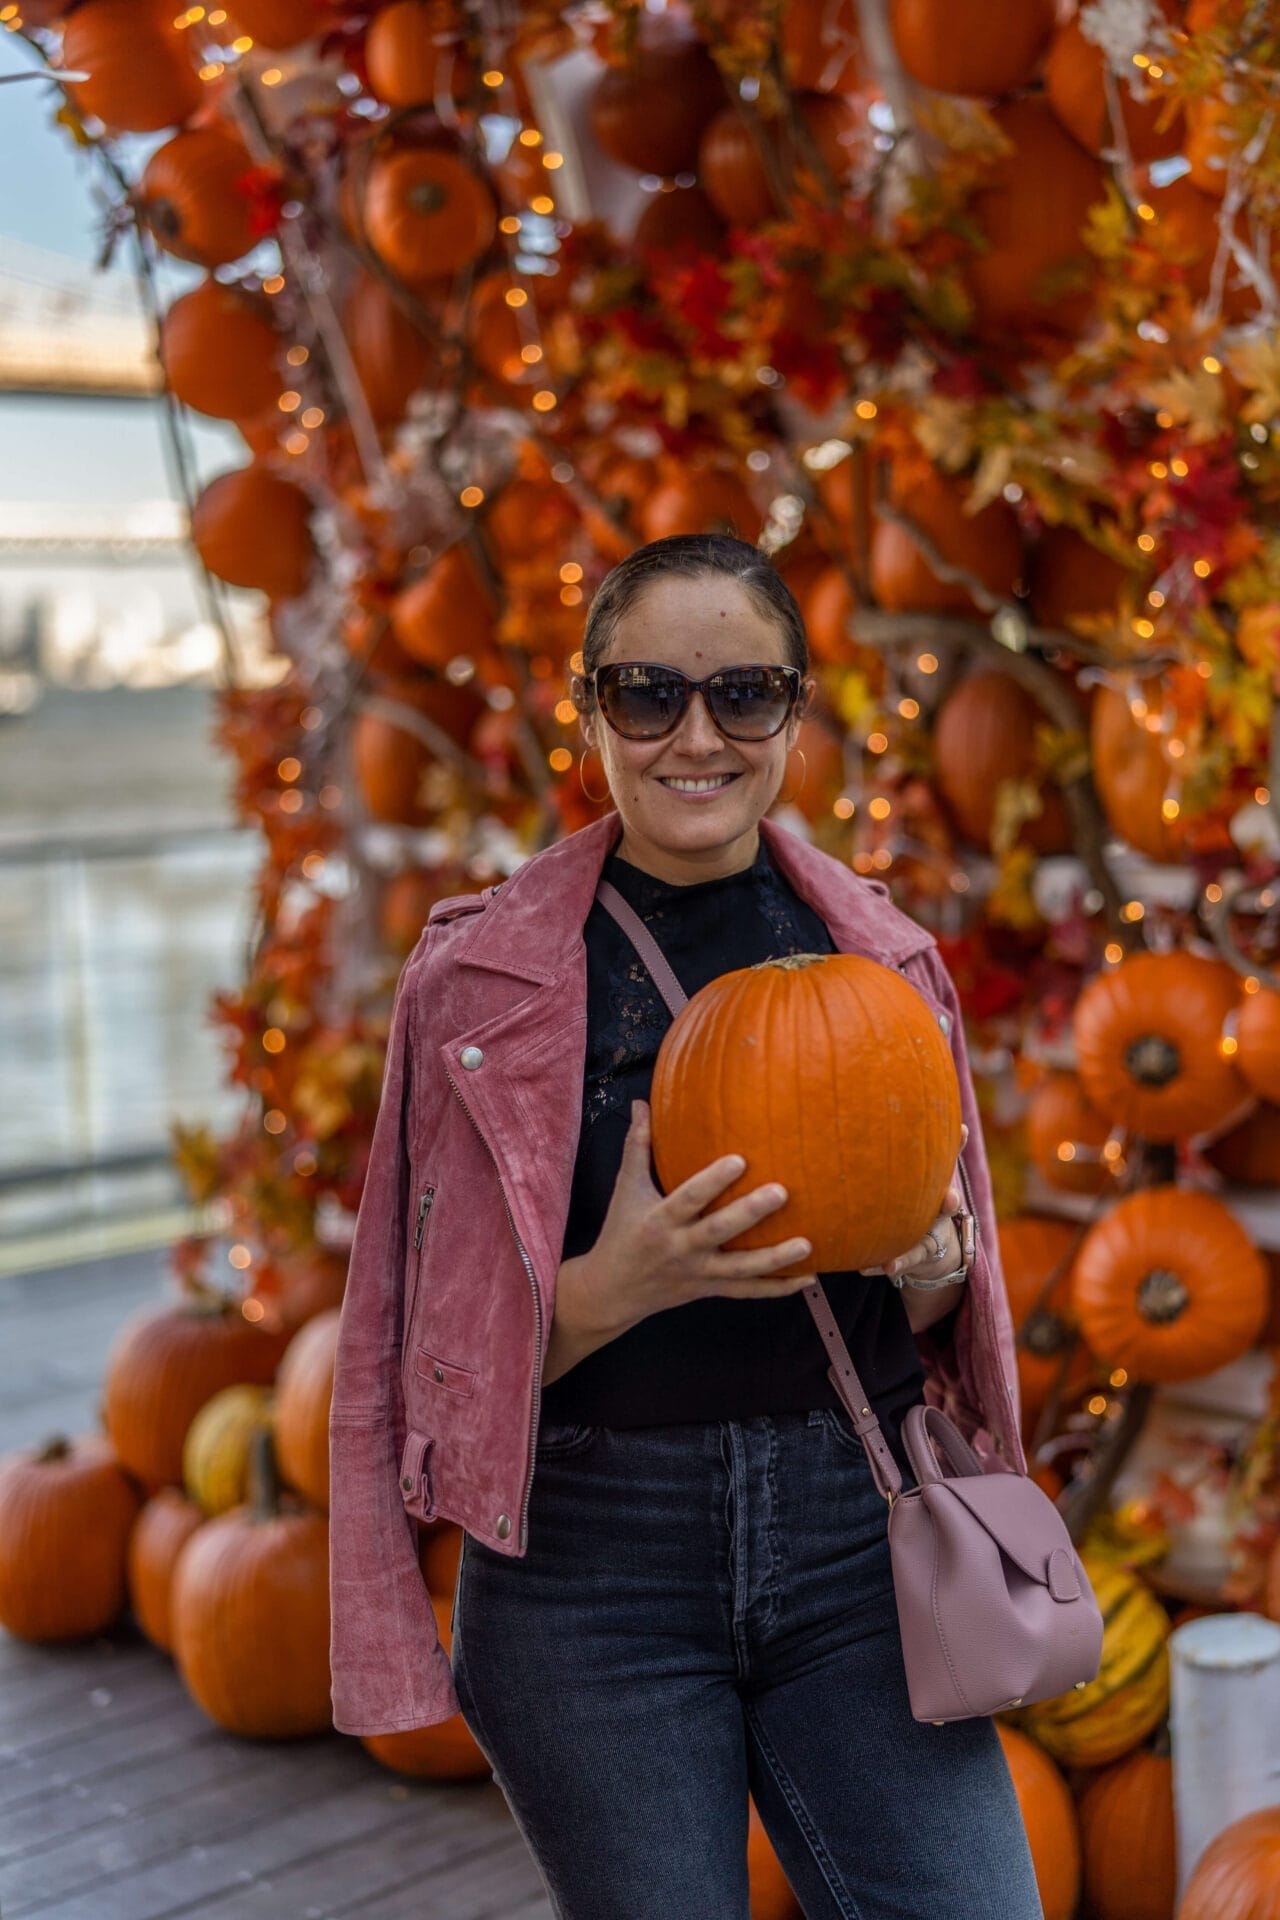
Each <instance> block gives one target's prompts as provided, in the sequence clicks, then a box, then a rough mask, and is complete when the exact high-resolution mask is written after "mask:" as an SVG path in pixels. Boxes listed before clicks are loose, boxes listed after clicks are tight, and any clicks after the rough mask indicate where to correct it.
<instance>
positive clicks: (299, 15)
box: [230, 0, 333, 51]
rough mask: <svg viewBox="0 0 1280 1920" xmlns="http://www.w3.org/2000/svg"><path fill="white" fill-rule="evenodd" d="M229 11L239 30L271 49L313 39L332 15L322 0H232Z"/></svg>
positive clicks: (330, 9)
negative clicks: (233, 0) (233, 2)
mask: <svg viewBox="0 0 1280 1920" xmlns="http://www.w3.org/2000/svg"><path fill="white" fill-rule="evenodd" d="M230 11H231V13H232V16H233V18H234V20H235V23H236V25H237V26H238V27H239V28H240V31H241V32H242V33H247V34H249V35H251V36H252V38H253V39H254V40H256V41H257V43H258V45H259V46H260V47H270V48H271V49H272V50H273V51H277V50H279V49H281V48H284V47H296V46H297V45H298V44H299V42H300V41H302V40H310V39H313V38H314V36H315V35H316V34H318V33H323V32H324V30H325V28H326V27H327V26H328V25H329V24H330V22H331V20H332V18H333V11H332V8H330V7H328V6H327V5H326V4H325V0H235V4H234V6H233V7H232V8H231V9H230Z"/></svg>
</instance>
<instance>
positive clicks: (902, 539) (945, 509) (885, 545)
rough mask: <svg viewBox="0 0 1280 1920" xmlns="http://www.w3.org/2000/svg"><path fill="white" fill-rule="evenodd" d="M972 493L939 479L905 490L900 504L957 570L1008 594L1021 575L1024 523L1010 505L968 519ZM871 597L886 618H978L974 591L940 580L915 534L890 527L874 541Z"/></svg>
mask: <svg viewBox="0 0 1280 1920" xmlns="http://www.w3.org/2000/svg"><path fill="white" fill-rule="evenodd" d="M967 490H968V489H967V487H966V486H965V484H964V483H963V482H962V481H959V480H952V479H949V478H946V477H944V476H943V475H942V474H934V475H931V476H930V477H928V478H926V479H925V480H924V481H922V482H921V483H920V484H919V485H917V486H913V487H911V488H910V489H906V488H905V487H904V488H901V489H900V491H901V498H900V499H899V500H898V502H897V504H898V505H899V506H900V508H901V510H902V511H903V512H904V513H905V514H906V515H907V517H908V518H909V519H910V520H911V521H912V522H913V523H914V524H915V525H916V526H918V527H919V528H920V531H921V532H922V533H923V534H925V535H926V536H927V538H928V539H929V540H930V541H931V542H932V544H933V545H934V546H935V547H936V548H937V549H938V551H939V553H940V554H941V556H942V558H943V559H944V560H945V561H947V562H949V564H950V565H951V566H953V567H963V568H964V569H965V571H966V572H968V573H971V574H973V575H974V576H975V578H976V579H978V580H980V581H981V582H982V584H983V586H984V587H986V589H987V591H988V592H989V593H993V594H1001V595H1009V594H1011V593H1012V592H1013V590H1014V587H1015V586H1016V584H1017V581H1018V578H1019V575H1020V573H1021V570H1022V543H1021V540H1020V539H1019V537H1018V523H1017V520H1016V519H1015V518H1014V515H1013V510H1012V508H1010V507H1009V506H1007V505H1006V504H1005V502H1004V501H1003V500H992V501H990V502H989V503H988V505H986V506H985V507H983V508H981V509H980V511H979V512H977V513H966V511H965V505H964V502H965V494H966V492H967ZM897 491H899V489H898V488H895V492H897ZM871 590H872V592H873V594H874V595H875V598H876V600H877V601H878V603H879V604H880V606H881V607H883V608H884V610H885V612H886V613H958V614H972V613H976V612H977V611H978V609H977V606H976V605H975V603H974V600H973V598H972V596H971V594H970V592H969V589H968V588H967V587H966V586H963V585H961V584H960V583H958V582H954V581H947V580H940V579H939V578H938V576H937V575H936V574H935V573H934V572H933V570H932V568H931V567H930V566H929V563H928V561H927V560H926V559H925V557H924V555H923V554H922V553H921V551H920V549H919V547H918V546H917V545H916V542H915V540H914V539H913V538H912V536H911V534H910V533H908V532H907V530H906V529H905V528H903V527H900V526H898V525H897V524H896V523H895V522H894V521H891V520H879V521H877V522H876V525H875V528H874V530H873V532H872V535H871Z"/></svg>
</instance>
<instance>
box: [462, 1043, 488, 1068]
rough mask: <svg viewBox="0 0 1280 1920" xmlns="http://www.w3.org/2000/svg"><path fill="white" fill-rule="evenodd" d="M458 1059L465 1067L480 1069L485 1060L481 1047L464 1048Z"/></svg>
mask: <svg viewBox="0 0 1280 1920" xmlns="http://www.w3.org/2000/svg"><path fill="white" fill-rule="evenodd" d="M458 1058H459V1059H460V1060H461V1062H462V1064H463V1066H464V1067H478V1066H479V1065H480V1063H481V1061H482V1060H483V1059H484V1052H483V1049H482V1048H480V1047H464V1048H463V1049H462V1052H461V1053H460V1054H459V1055H458Z"/></svg>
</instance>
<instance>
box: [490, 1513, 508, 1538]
mask: <svg viewBox="0 0 1280 1920" xmlns="http://www.w3.org/2000/svg"><path fill="white" fill-rule="evenodd" d="M510 1531H511V1515H510V1514H509V1513H500V1514H499V1515H498V1524H497V1526H496V1527H495V1528H494V1532H495V1533H496V1534H497V1536H498V1538H499V1540H505V1539H506V1537H507V1535H508V1534H509V1533H510Z"/></svg>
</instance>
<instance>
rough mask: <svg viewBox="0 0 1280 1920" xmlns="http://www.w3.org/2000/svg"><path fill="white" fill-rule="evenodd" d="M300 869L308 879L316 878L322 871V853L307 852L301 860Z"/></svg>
mask: <svg viewBox="0 0 1280 1920" xmlns="http://www.w3.org/2000/svg"><path fill="white" fill-rule="evenodd" d="M302 871H303V874H304V875H305V877H306V878H307V879H308V880H318V879H319V878H320V875H321V874H322V873H323V872H324V855H323V854H322V853H309V854H307V855H306V857H305V858H304V860H303V862H302Z"/></svg>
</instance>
